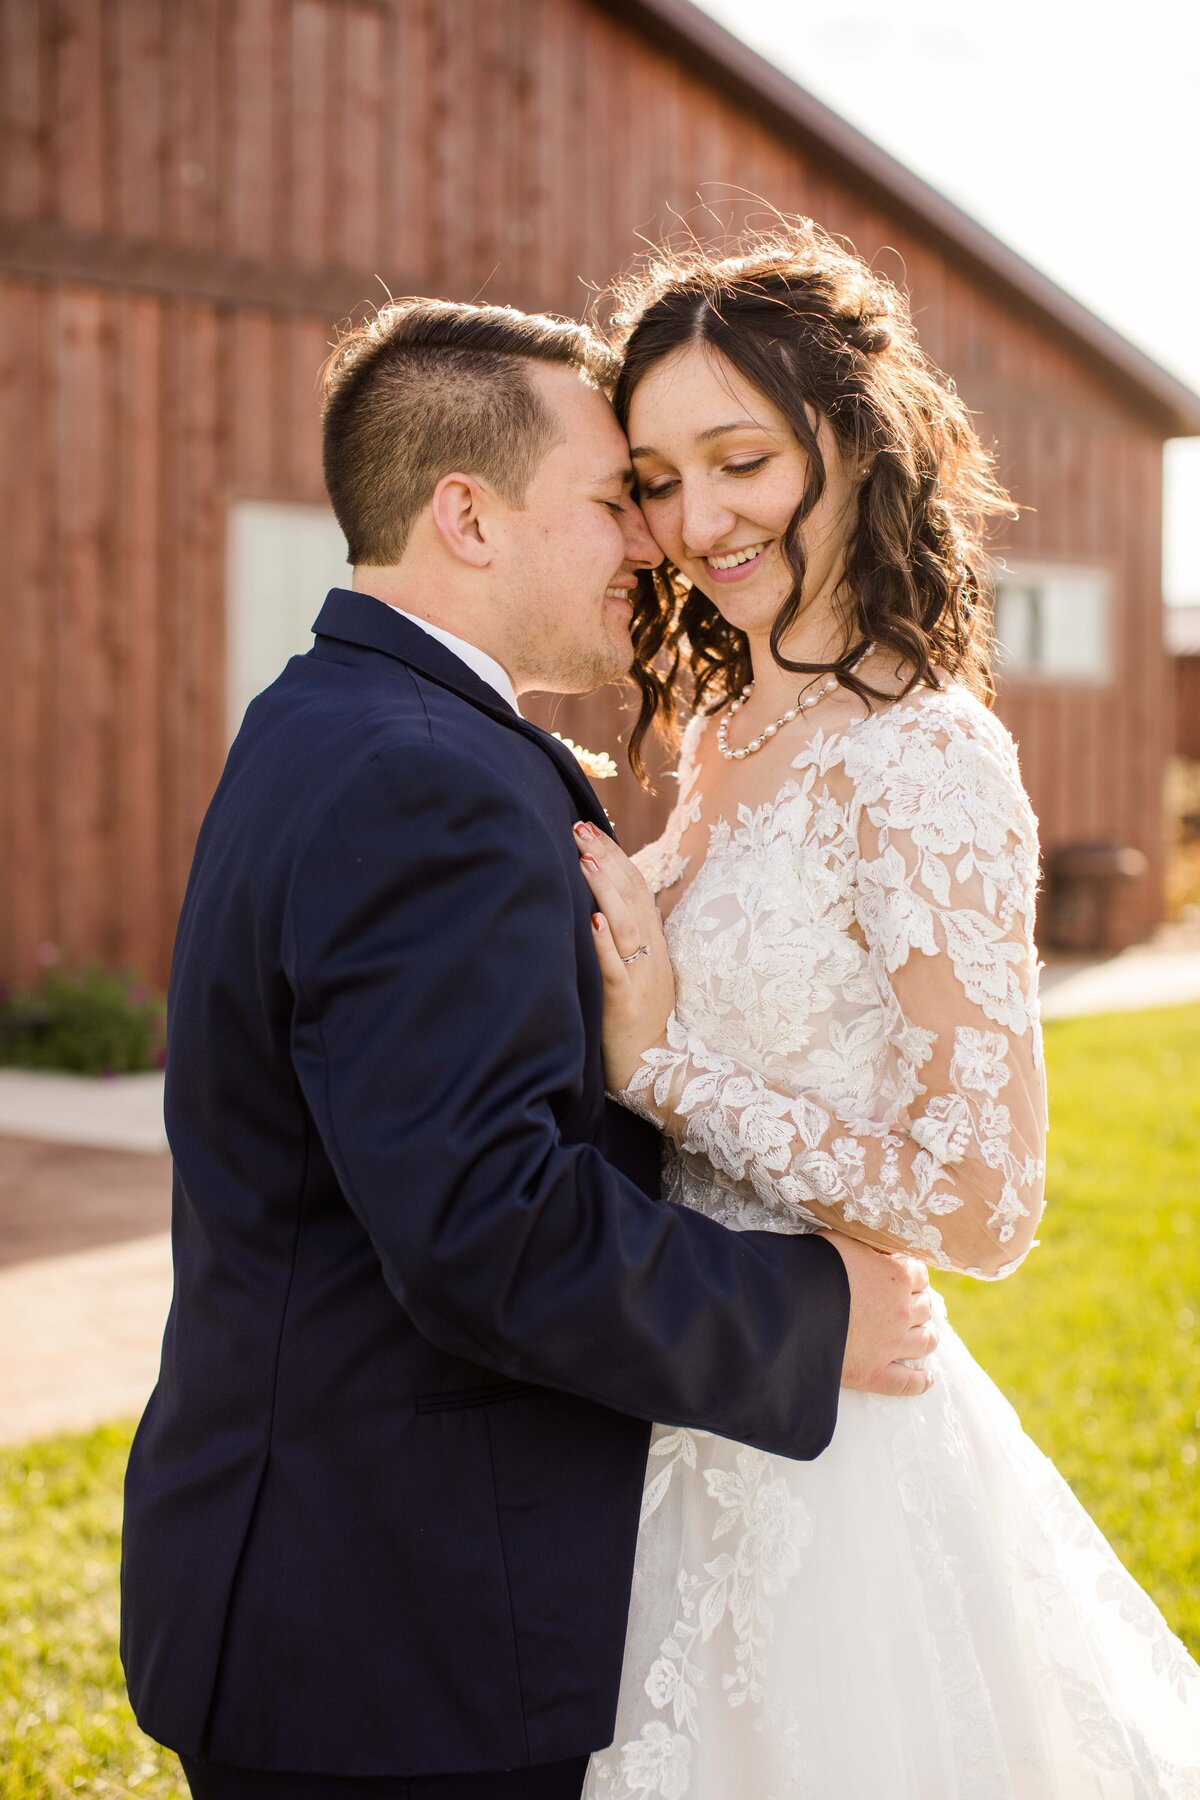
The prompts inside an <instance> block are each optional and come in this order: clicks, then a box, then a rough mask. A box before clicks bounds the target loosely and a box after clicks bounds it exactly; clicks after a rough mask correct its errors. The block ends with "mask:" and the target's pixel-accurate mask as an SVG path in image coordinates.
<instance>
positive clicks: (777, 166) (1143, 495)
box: [0, 0, 1200, 979]
mask: <svg viewBox="0 0 1200 1800" xmlns="http://www.w3.org/2000/svg"><path fill="white" fill-rule="evenodd" d="M0 93H2V102H0V104H2V124H3V153H2V156H0V319H2V323H0V488H2V491H3V517H4V521H5V526H4V531H5V550H6V571H5V577H6V580H5V585H6V593H5V598H4V606H3V610H2V614H0V618H2V626H0V630H2V634H3V636H2V642H0V668H2V670H3V673H2V675H0V683H2V688H0V769H2V771H3V793H2V796H0V978H3V979H11V978H13V977H24V976H27V975H29V974H30V973H31V972H32V971H33V970H34V968H35V966H36V963H37V958H38V951H39V946H41V945H44V944H46V943H47V942H49V943H53V944H55V945H57V946H59V947H60V948H61V950H62V952H63V953H64V955H65V956H66V957H68V958H69V959H71V960H74V961H79V960H83V959H88V958H98V959H102V960H103V961H105V962H107V963H130V964H134V965H137V966H139V967H140V968H141V969H142V970H143V971H145V972H146V973H148V974H150V975H151V976H153V977H155V978H161V977H162V976H163V974H164V973H165V970H166V967H167V962H168V958H169V951H170V944H171V937H172V932H173V928H174V922H175V916H176V911H177V908H178V904H179V900H180V895H181V892H182V886H183V882H184V879H185V876H186V872H187V867H188V863H189V859H190V855H191V850H192V845H193V841H194V838H195V834H196V830H197V826H198V824H199V821H200V818H201V815H202V813H203V810H204V807H205V804H206V801H207V799H208V796H209V794H210V792H211V790H212V787H213V785H214V782H215V780H216V778H217V775H218V773H219V771H220V767H221V763H222V758H223V755H224V751H225V747H226V744H227V741H228V739H229V736H230V734H231V732H232V730H233V728H234V727H235V725H236V721H237V717H238V716H239V714H240V708H241V706H242V705H243V704H244V701H245V698H246V696H247V695H248V693H250V692H252V691H254V689H255V687H256V686H259V685H262V684H263V683H264V682H265V681H266V680H268V679H270V678H271V677H272V675H273V674H274V673H275V671H276V669H277V668H278V667H279V666H280V665H281V663H282V661H283V660H284V658H285V657H286V655H287V654H288V652H289V650H290V649H291V648H293V647H294V646H295V645H296V644H297V642H299V643H300V644H301V645H302V644H303V643H304V642H305V641H306V629H307V626H308V624H309V623H310V621H311V619H312V617H313V616H314V614H315V612H316V610H317V606H318V603H319V601H320V598H321V595H322V593H323V591H324V588H325V586H326V585H327V584H328V583H329V582H330V581H331V580H335V579H337V578H338V575H339V572H340V571H339V566H338V565H339V563H340V556H341V552H340V550H339V547H338V545H337V542H336V539H335V538H334V537H333V536H332V535H331V529H330V523H329V519H328V515H327V514H326V512H325V510H324V507H323V494H322V488H321V481H320V473H319V457H318V406H317V395H316V388H315V379H316V374H317V370H318V368H319V365H320V363H321V362H322V360H323V358H324V355H325V352H326V348H327V345H328V344H329V342H330V338H331V331H332V327H333V325H334V323H335V322H336V321H337V320H339V319H340V318H343V317H345V316H346V315H348V314H349V313H350V312H351V311H352V310H353V309H355V308H357V307H359V306H360V305H362V304H363V303H364V302H369V301H371V300H374V299H378V298H379V297H381V295H382V292H383V288H382V286H381V282H385V283H386V284H387V286H388V287H389V288H390V289H391V290H392V291H393V292H396V293H409V292H427V293H440V294H446V295H453V296H458V297H467V298H471V297H476V296H483V297H487V298H491V299H497V300H508V301H513V302H515V303H517V304H519V305H526V306H532V307H539V308H541V307H549V308H552V309H557V310H561V311H565V312H568V313H572V314H578V313H579V312H580V311H581V310H582V309H583V307H584V305H585V303H586V300H587V297H588V284H603V283H604V282H605V281H606V280H607V278H608V277H609V276H610V275H611V274H612V273H613V271H614V270H615V269H617V268H618V267H620V266H622V265H624V264H625V263H627V261H628V260H629V259H630V257H631V255H632V254H634V252H635V251H636V249H637V234H638V233H647V234H653V233H656V232H657V231H659V230H660V229H661V228H663V227H664V226H666V225H669V224H670V222H671V213H672V212H675V213H680V212H683V213H691V214H692V216H693V218H694V217H695V207H696V195H697V190H698V189H700V188H701V187H703V186H704V184H715V185H714V186H712V187H709V188H707V189H706V192H709V193H713V192H715V193H718V194H719V193H721V192H724V191H727V189H726V188H724V187H723V186H722V184H728V187H729V188H736V189H741V190H748V191H749V192H750V193H753V194H755V195H758V196H762V198H763V199H764V200H765V201H767V202H769V203H770V204H771V205H774V206H776V207H779V208H782V209H784V210H787V211H798V212H805V213H808V214H811V215H813V216H814V217H816V218H817V219H819V220H820V221H822V222H823V223H824V224H825V225H826V226H828V227H829V228H830V229H832V230H834V231H836V232H840V233H844V234H846V235H847V236H849V237H850V238H851V239H852V240H853V241H854V243H855V244H856V245H857V247H858V248H859V249H860V250H861V251H863V252H864V253H865V254H867V255H868V256H870V257H872V258H876V259H879V260H880V262H881V266H882V267H884V268H885V269H886V270H887V271H888V272H889V273H891V274H893V275H895V276H898V277H900V278H902V279H904V280H905V281H906V282H907V284H908V286H909V288H910V290H911V293H912V296H913V302H914V305H915V308H916V311H917V314H918V318H919V322H920V328H921V332H922V336H923V339H924V342H925V344H926V346H927V348H928V349H929V351H930V352H931V353H932V354H933V355H934V356H935V357H936V358H937V359H938V360H939V361H940V362H941V363H942V364H943V365H944V366H945V367H946V368H948V369H949V370H950V371H951V372H952V373H953V374H954V375H955V376H956V377H957V379H958V382H959V386H960V388H961V390H962V392H963V393H964V395H965V396H966V398H967V400H968V403H969V404H970V405H971V406H972V407H973V408H975V409H977V411H978V413H979V414H980V418H981V424H982V428H983V430H984V433H985V436H987V437H988V438H993V437H994V438H995V439H996V440H997V441H998V444H999V447H1000V452H1001V464H1002V473H1003V474H1004V476H1005V477H1006V478H1007V480H1008V481H1009V483H1010V484H1011V486H1012V488H1013V490H1014V492H1015V493H1016V495H1017V497H1018V498H1019V499H1020V500H1021V501H1022V502H1024V503H1025V504H1026V505H1027V506H1028V507H1030V508H1032V509H1034V510H1031V511H1029V512H1027V513H1026V514H1025V516H1024V518H1023V520H1022V522H1021V524H1020V526H1019V527H1017V528H1015V529H1014V533H1013V536H1012V541H1011V543H1010V545H1009V546H1008V548H1007V554H1008V559H1009V562H1010V565H1011V566H1010V569H1009V571H1008V573H1007V575H1006V577H1005V581H1004V585H1003V587H1002V590H1001V596H1000V626H1001V631H1002V635H1003V636H1004V638H1005V641H1006V643H1007V644H1008V645H1009V648H1010V662H1009V665H1008V673H1007V675H1006V678H1005V682H1004V692H1003V699H1002V711H1003V715H1004V717H1005V718H1006V719H1007V720H1008V721H1009V723H1010V724H1011V725H1012V727H1013V728H1014V729H1015V731H1016V733H1017V735H1018V737H1019V739H1020V743H1021V749H1022V754H1023V760H1024V765H1025V770H1026V774H1027V778H1028V781H1029V785H1030V787H1031V789H1032V792H1033V796H1034V800H1035V803H1036V805H1037V807H1038V809H1039V811H1040V813H1041V816H1042V822H1043V833H1044V838H1045V841H1046V843H1047V845H1048V846H1051V847H1053V846H1055V845H1057V844H1061V843H1063V842H1065V841H1068V840H1094V839H1113V840H1117V841H1119V842H1120V843H1122V844H1126V845H1132V846H1135V847H1138V848H1140V849H1141V850H1143V851H1144V852H1145V855H1146V857H1147V859H1148V868H1149V872H1148V874H1147V875H1146V876H1145V877H1144V878H1143V879H1142V881H1141V882H1140V884H1139V886H1138V887H1137V890H1136V893H1134V894H1133V895H1132V896H1131V906H1130V908H1129V910H1128V912H1127V915H1126V920H1125V926H1126V928H1127V929H1129V930H1136V931H1141V930H1144V929H1146V928H1148V927H1149V926H1151V925H1152V924H1153V923H1154V922H1155V920H1156V919H1157V918H1158V916H1159V908H1160V892H1161V875H1162V848H1161V837H1162V830H1161V823H1160V821H1161V813H1162V807H1161V787H1162V769H1163V761H1164V756H1165V753H1166V749H1167V742H1168V733H1169V729H1170V707H1169V685H1168V677H1167V667H1166V661H1165V657H1164V655H1163V652H1162V648H1161V636H1162V633H1161V622H1160V593H1161V587H1160V580H1159V566H1160V469H1161V447H1162V442H1163V439H1164V438H1166V437H1168V436H1171V435H1175V434H1188V433H1193V432H1198V431H1200V400H1197V398H1196V397H1195V396H1194V395H1192V394H1191V393H1189V392H1187V391H1186V390H1185V389H1183V388H1182V387H1180V386H1179V385H1178V383H1176V382H1175V381H1173V380H1172V379H1171V378H1169V377H1168V376H1167V375H1166V374H1164V373H1163V372H1162V370H1160V369H1159V368H1157V367H1156V366H1155V365H1154V364H1152V363H1151V362H1149V361H1148V360H1147V359H1146V358H1145V357H1144V356H1142V355H1140V354H1139V353H1138V352H1137V351H1135V350H1134V349H1133V348H1131V347H1130V345H1129V344H1127V343H1126V342H1124V341H1123V340H1122V339H1121V338H1120V337H1118V336H1117V335H1116V334H1115V333H1113V332H1112V331H1111V330H1109V329H1108V328H1106V327H1105V326H1104V325H1102V324H1100V323H1099V322H1098V321H1097V320H1096V319H1094V318H1093V317H1092V316H1091V315H1089V314H1088V313H1087V312H1086V311H1084V310H1083V309H1082V308H1081V307H1080V306H1078V305H1077V304H1076V303H1075V302H1073V301H1072V300H1070V299H1068V298H1067V297H1066V296H1065V295H1064V294H1063V293H1061V292H1060V291H1059V290H1058V289H1057V288H1055V287H1054V286H1053V285H1052V284H1051V283H1050V282H1049V281H1047V280H1046V279H1045V278H1043V277H1042V276H1041V275H1039V274H1038V273H1037V272H1036V271H1034V270H1033V269H1031V268H1030V267H1029V266H1028V265H1026V264H1025V263H1023V262H1022V261H1021V260H1020V259H1019V258H1018V257H1016V256H1015V255H1013V254H1012V253H1011V252H1010V251H1009V250H1007V249H1006V248H1005V247H1004V246H1003V245H1002V244H1000V243H998V242H997V241H996V240H995V239H994V238H992V237H991V236H989V235H988V234H987V233H986V232H985V231H983V230H982V229H981V228H980V227H979V226H977V225H976V224H975V223H973V222H972V221H971V220H970V219H969V218H967V217H966V216H964V214H963V213H961V212H960V211H958V210H957V209H956V208H955V207H953V206H951V205H949V204H948V203H947V202H946V201H945V200H944V199H942V198H941V197H940V196H939V195H937V194H936V193H934V192H933V191H931V190H930V189H929V188H928V187H926V186H925V185H924V184H923V183H921V182H920V181H918V180H917V179H915V178H914V177H913V176H912V175H911V174H910V173H909V172H908V171H907V170H905V169H904V168H902V167H901V166H900V165H898V164H897V163H896V162H895V161H893V160H892V159H891V158H889V157H887V156H885V155H884V154H883V153H882V152H880V151H879V150H878V149H877V148H875V147H874V146H873V145H871V144H870V143H869V142H867V141H866V140H865V139H864V138H863V137H862V136H861V135H859V134H858V133H857V132H856V131H854V130H852V129H851V128H850V127H849V126H848V125H847V124H846V123H845V122H844V121H843V120H841V119H840V118H838V117H836V116H835V115H834V114H832V113H831V112H829V111H828V110H827V109H826V108H825V107H823V106H821V105H820V104H818V103H817V102H816V101H815V100H814V99H812V98H811V97H810V96H809V95H807V94H806V93H804V92H803V91H802V90H801V89H799V88H797V87H796V86H795V85H794V84H793V83H792V82H790V81H789V80H787V79H785V78H784V77H783V76H782V75H780V74H779V73H778V72H777V71H776V70H774V69H772V68H771V67H770V66H769V65H768V64H767V63H765V62H763V61H762V60H761V59H759V58H758V57H756V56H755V55H753V54H752V53H751V52H750V51H748V50H746V49H745V48H743V47H742V46H741V45H739V44H738V43H737V42H736V41H735V40H734V39H732V38H731V37H729V36H728V35H727V34H726V33H724V32H723V31H722V30H720V29H719V28H718V27H717V26H715V25H714V24H713V23H712V22H711V21H710V20H709V19H708V18H707V17H706V16H705V15H704V14H702V13H701V12H699V11H698V10H697V9H695V8H694V7H692V6H690V5H687V4H685V3H684V0H186V4H178V3H176V0H0ZM558 723H559V724H560V726H561V728H562V729H563V730H564V731H566V732H568V733H570V734H571V735H573V736H575V737H578V738H580V739H581V740H582V741H583V742H585V743H587V744H589V745H591V746H593V747H596V748H600V747H607V748H610V749H615V748H616V744H615V739H616V733H617V730H618V728H619V716H618V712H617V703H616V701H615V700H614V698H613V696H612V694H611V692H610V693H609V694H608V695H606V696H602V697H599V698H595V699H592V700H590V701H587V702H584V703H582V704H579V705H572V706H564V707H562V709H561V712H560V716H559V719H558ZM617 785H618V784H616V783H613V784H612V786H613V788H614V789H616V788H617ZM610 807H611V810H613V812H614V813H615V815H616V816H617V817H618V820H619V821H620V822H621V823H622V825H623V827H624V830H625V833H626V836H627V839H629V840H633V841H636V840H638V839H639V838H641V837H643V836H645V835H646V834H647V833H648V832H649V830H650V829H651V827H652V824H653V822H654V820H655V819H656V818H657V817H658V816H659V807H658V803H654V802H650V801H645V800H643V799H641V798H640V796H639V795H638V793H637V792H636V790H633V789H632V788H631V787H630V786H629V784H628V781H627V778H626V779H625V780H623V782H622V784H621V788H620V791H619V792H618V793H617V794H616V796H615V798H614V799H612V800H611V801H610Z"/></svg>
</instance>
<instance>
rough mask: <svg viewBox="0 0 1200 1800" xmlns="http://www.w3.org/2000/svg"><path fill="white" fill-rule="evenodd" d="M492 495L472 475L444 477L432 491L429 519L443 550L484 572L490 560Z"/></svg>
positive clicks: (458, 474)
mask: <svg viewBox="0 0 1200 1800" xmlns="http://www.w3.org/2000/svg"><path fill="white" fill-rule="evenodd" d="M490 501H491V495H490V494H489V492H488V490H487V489H486V488H485V487H483V486H482V484H481V483H480V482H478V481H476V479H475V477H474V476H473V475H463V474H460V473H458V472H457V471H456V472H455V473H453V474H451V475H443V476H442V479H441V480H440V481H439V482H438V484H437V486H436V487H435V488H434V490H433V498H432V500H431V501H430V503H429V504H430V516H431V518H432V520H433V528H434V530H435V531H436V532H437V535H438V537H439V538H440V539H441V541H442V543H443V545H444V546H445V548H446V549H447V550H448V551H449V552H450V554H451V556H453V557H454V558H455V559H456V560H457V561H458V562H464V563H467V564H468V565H469V566H470V567H471V568H473V569H485V568H487V566H488V564H489V563H490V562H491V560H492V552H493V547H492V541H491V533H490V531H489V529H488V519H487V512H488V507H489V502H490Z"/></svg>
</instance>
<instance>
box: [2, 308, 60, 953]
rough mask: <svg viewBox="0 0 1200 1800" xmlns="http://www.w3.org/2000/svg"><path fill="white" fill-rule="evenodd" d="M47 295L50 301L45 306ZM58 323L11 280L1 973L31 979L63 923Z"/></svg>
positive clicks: (6, 321)
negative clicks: (53, 649) (57, 704)
mask: <svg viewBox="0 0 1200 1800" xmlns="http://www.w3.org/2000/svg"><path fill="white" fill-rule="evenodd" d="M39 303H40V304H39ZM49 344H50V321H49V317H48V309H47V308H46V306H45V304H44V299H43V297H42V296H41V295H40V294H39V293H38V292H37V290H36V289H32V288H29V287H27V286H26V285H25V284H24V283H20V282H9V281H5V282H0V509H2V512H3V517H4V518H5V519H6V521H7V522H8V523H7V528H6V530H7V555H8V558H9V563H10V574H11V589H10V592H9V594H8V597H7V600H6V604H5V605H4V607H3V608H0V646H2V648H3V664H2V666H3V667H4V669H5V671H6V672H7V676H8V681H7V683H6V691H5V700H4V706H3V707H2V708H0V830H2V833H3V836H2V838H0V892H2V894H3V900H2V902H0V980H3V981H6V982H7V981H14V980H15V981H27V980H29V979H31V978H32V977H33V975H34V974H35V972H36V970H37V967H38V954H37V953H38V948H39V946H40V945H41V944H43V943H45V942H48V941H50V940H51V939H52V937H53V935H54V932H55V930H56V922H55V918H54V910H53V899H52V877H51V869H50V858H49V846H50V836H51V830H52V823H53V807H54V771H53V767H52V760H51V757H50V754H49V723H50V721H49V718H48V709H49V704H50V697H51V693H52V679H51V675H52V671H51V668H50V660H49V657H50V632H51V629H52V625H53V618H54V607H53V577H54V570H53V562H54V555H55V539H54V537H53V535H52V533H51V532H50V531H49V530H48V529H47V521H48V519H49V517H50V512H51V492H50V490H51V464H50V445H49V438H50V421H49V417H48V407H47V396H48V394H49V392H50V369H49Z"/></svg>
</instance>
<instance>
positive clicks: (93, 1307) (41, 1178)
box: [0, 934, 1200, 1444]
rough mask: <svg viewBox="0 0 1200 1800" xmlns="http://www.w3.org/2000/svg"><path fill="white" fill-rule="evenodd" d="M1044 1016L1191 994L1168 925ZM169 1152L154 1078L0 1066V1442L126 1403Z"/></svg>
mask: <svg viewBox="0 0 1200 1800" xmlns="http://www.w3.org/2000/svg"><path fill="white" fill-rule="evenodd" d="M1042 996H1043V1012H1044V1015H1045V1017H1046V1018H1047V1019H1060V1018H1068V1017H1072V1016H1075V1015H1077V1014H1083V1013H1099V1012H1120V1011H1129V1010H1132V1009H1136V1008H1141V1007H1152V1006H1170V1005H1177V1004H1180V1003H1183V1002H1187V1001H1197V1000H1200V949H1198V948H1196V947H1195V936H1194V934H1191V941H1190V942H1189V941H1187V940H1186V939H1185V940H1183V941H1181V940H1180V938H1179V936H1178V935H1177V934H1164V937H1163V938H1162V939H1160V940H1159V942H1158V943H1156V944H1154V945H1150V946H1140V947H1138V948H1137V949H1134V950H1128V951H1124V952H1123V953H1122V954H1121V955H1119V956H1113V957H1109V958H1107V959H1105V960H1104V961H1102V962H1101V961H1084V960H1072V959H1058V960H1054V961H1051V962H1050V963H1049V964H1048V966H1047V968H1046V969H1045V971H1044V973H1043V977H1042ZM170 1190H171V1159H170V1157H169V1155H167V1154H166V1138H165V1135H164V1132H163V1125H162V1079H161V1077H160V1076H154V1075H151V1076H135V1077H122V1078H119V1079H117V1080H115V1081H101V1082H89V1081H84V1080H81V1079H80V1078H79V1077H72V1076H56V1075H32V1074H25V1073H22V1072H16V1071H11V1070H0V1444H16V1443H22V1442H25V1441H27V1440H29V1439H32V1438H36V1437H42V1436H46V1435H48V1434H50V1433H52V1432H55V1431H63V1430H83V1429H86V1428H87V1427H89V1426H92V1425H96V1424H101V1423H103V1422H104V1421H106V1420H108V1419H113V1418H119V1417H121V1416H129V1417H134V1416H136V1415H137V1414H138V1413H140V1411H141V1410H142V1407H143V1406H144V1405H145V1402H146V1400H147V1398H148V1396H149V1394H150V1390H151V1388H152V1387H153V1385H154V1381H155V1378H156V1375H157V1370H158V1356H159V1348H160V1345H161V1342H162V1332H163V1326H164V1324H165V1322H166V1316H167V1310H168V1308H169V1306H170V1302H171V1257H170V1243H169V1238H168V1235H167V1228H168V1224H169V1219H170Z"/></svg>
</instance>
